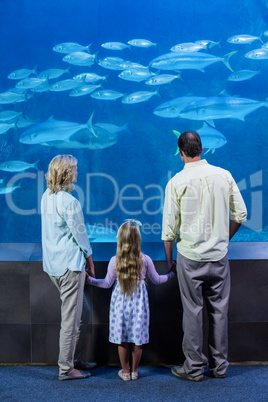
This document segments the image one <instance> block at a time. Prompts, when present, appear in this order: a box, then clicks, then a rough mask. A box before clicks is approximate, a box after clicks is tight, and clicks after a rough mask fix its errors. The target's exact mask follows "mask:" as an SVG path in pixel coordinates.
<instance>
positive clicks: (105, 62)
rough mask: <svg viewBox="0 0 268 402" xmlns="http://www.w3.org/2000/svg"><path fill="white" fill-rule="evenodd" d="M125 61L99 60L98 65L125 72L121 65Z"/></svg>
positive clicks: (109, 58) (111, 58)
mask: <svg viewBox="0 0 268 402" xmlns="http://www.w3.org/2000/svg"><path fill="white" fill-rule="evenodd" d="M124 62H125V60H124V59H121V57H105V58H104V59H101V60H99V62H98V64H99V66H101V67H104V68H108V69H109V70H124V68H123V67H121V64H122V63H124Z"/></svg>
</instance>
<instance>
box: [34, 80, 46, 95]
mask: <svg viewBox="0 0 268 402" xmlns="http://www.w3.org/2000/svg"><path fill="white" fill-rule="evenodd" d="M31 91H32V92H36V93H37V92H38V93H42V92H48V91H50V85H49V82H48V81H45V82H44V83H43V84H41V85H38V87H34V88H31Z"/></svg>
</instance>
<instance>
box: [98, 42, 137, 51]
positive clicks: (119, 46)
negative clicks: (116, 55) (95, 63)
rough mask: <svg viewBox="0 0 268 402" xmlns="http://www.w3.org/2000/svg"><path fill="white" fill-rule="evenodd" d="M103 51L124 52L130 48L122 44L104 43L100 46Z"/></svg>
mask: <svg viewBox="0 0 268 402" xmlns="http://www.w3.org/2000/svg"><path fill="white" fill-rule="evenodd" d="M101 47H103V48H104V49H110V50H124V49H127V48H130V46H128V45H125V43H122V42H106V43H103V44H102V45H101Z"/></svg>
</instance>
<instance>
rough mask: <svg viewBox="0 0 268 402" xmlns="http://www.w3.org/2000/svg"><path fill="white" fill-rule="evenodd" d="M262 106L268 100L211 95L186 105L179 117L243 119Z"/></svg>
mask: <svg viewBox="0 0 268 402" xmlns="http://www.w3.org/2000/svg"><path fill="white" fill-rule="evenodd" d="M262 106H266V107H268V102H267V101H266V102H259V101H255V100H252V99H247V98H236V97H225V96H213V97H210V98H205V99H203V100H200V101H197V102H194V103H191V104H190V105H189V106H186V107H185V108H184V109H183V110H182V111H181V112H180V117H182V118H185V119H191V120H203V121H208V122H210V120H212V121H213V120H214V119H228V118H232V119H238V120H242V121H244V120H245V117H246V116H247V115H248V114H249V113H252V112H254V110H256V109H259V108H260V107H262ZM212 125H213V124H212Z"/></svg>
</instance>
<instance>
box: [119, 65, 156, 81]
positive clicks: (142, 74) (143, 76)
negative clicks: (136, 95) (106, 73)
mask: <svg viewBox="0 0 268 402" xmlns="http://www.w3.org/2000/svg"><path fill="white" fill-rule="evenodd" d="M152 75H154V73H151V72H150V71H149V70H148V69H138V68H137V69H134V68H132V69H128V70H124V71H122V72H121V73H120V74H119V75H118V77H120V78H122V79H123V80H126V81H135V82H141V81H145V80H147V79H148V78H150V77H151V76H152Z"/></svg>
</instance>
